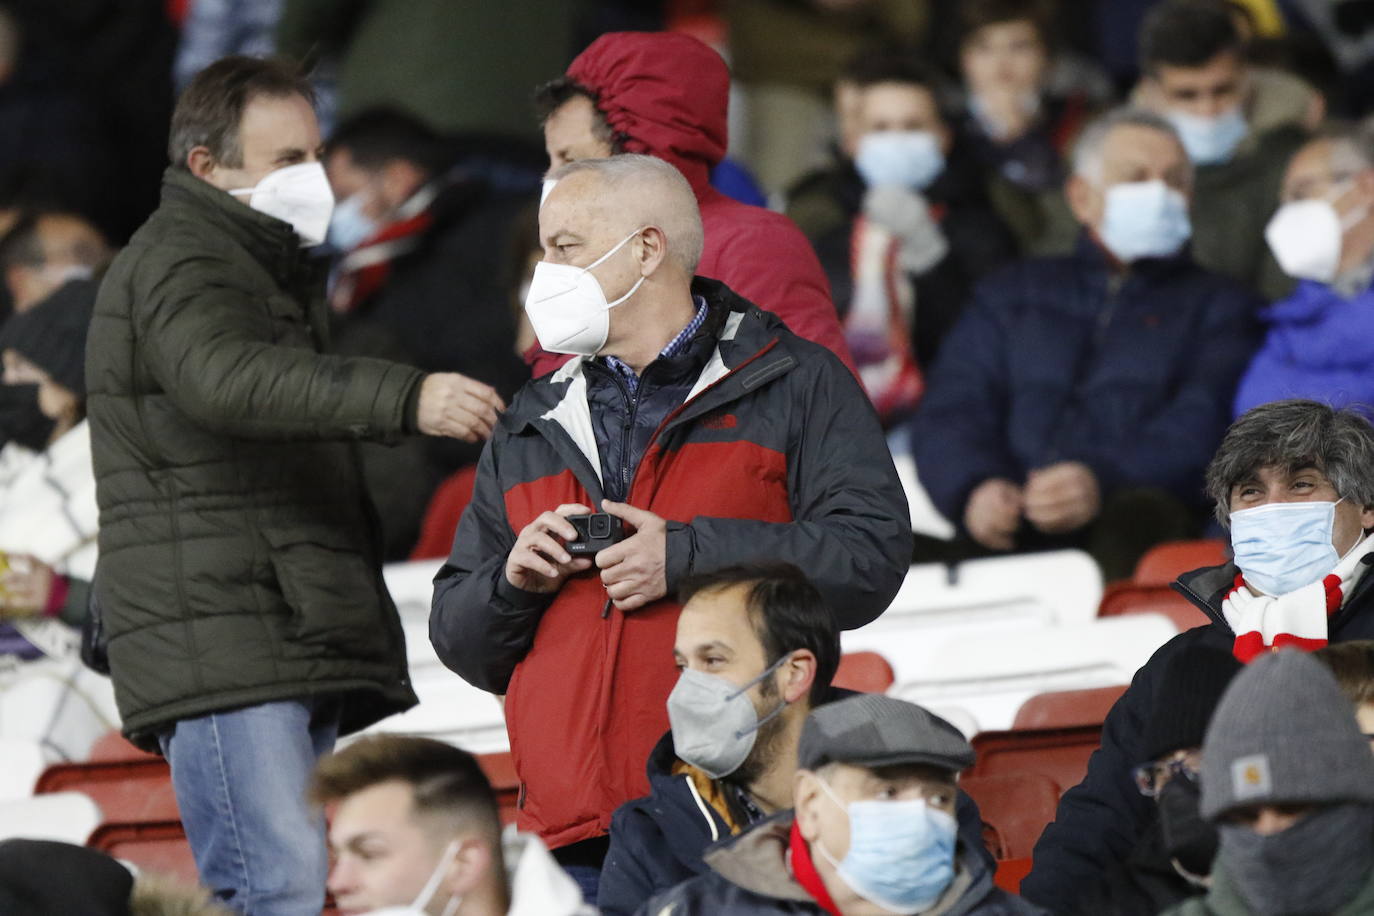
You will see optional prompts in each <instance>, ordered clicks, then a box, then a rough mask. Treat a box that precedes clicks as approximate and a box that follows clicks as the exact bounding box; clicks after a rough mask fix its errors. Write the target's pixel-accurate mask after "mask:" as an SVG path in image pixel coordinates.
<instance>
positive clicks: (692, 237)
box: [547, 153, 704, 276]
mask: <svg viewBox="0 0 1374 916" xmlns="http://www.w3.org/2000/svg"><path fill="white" fill-rule="evenodd" d="M579 172H592V173H594V174H596V175H597V176H598V177H600V179H601V181H602V182H603V183H604V184H605V185H606V187H608V188H612V189H615V190H617V191H632V190H635V189H636V188H644V187H647V186H654V187H656V188H658V189H660V190H666V191H667V192H668V199H669V200H670V201H671V202H672V203H671V205H670V206H668V207H667V208H665V209H664V210H663V211H662V212H657V213H649V212H646V213H645V214H644V218H645V219H646V220H647V225H652V226H656V227H657V228H659V229H661V230H662V231H663V234H664V235H665V236H666V237H667V240H668V254H669V256H671V257H672V258H673V259H674V260H675V261H677V262H678V264H680V265H681V266H682V268H683V269H684V270H686V271H687V273H688V275H689V276H690V275H691V274H693V273H695V272H696V269H697V264H698V263H699V262H700V261H701V249H702V245H703V239H704V236H703V233H702V228H701V210H700V209H699V208H698V207H697V198H696V195H695V194H694V193H693V192H692V186H691V185H690V184H688V182H687V179H686V178H684V177H683V175H682V173H681V172H679V171H678V170H677V169H676V168H675V167H674V166H673V165H672V164H671V163H669V162H665V161H664V160H662V159H658V158H656V157H654V156H645V155H642V154H640V153H621V154H619V155H615V156H610V157H608V158H606V159H578V160H577V161H575V162H569V163H567V164H566V165H562V166H559V167H558V168H556V169H554V170H553V171H552V172H550V173H549V174H548V176H547V180H549V181H561V180H563V179H564V178H567V177H568V176H569V175H576V174H578V173H579Z"/></svg>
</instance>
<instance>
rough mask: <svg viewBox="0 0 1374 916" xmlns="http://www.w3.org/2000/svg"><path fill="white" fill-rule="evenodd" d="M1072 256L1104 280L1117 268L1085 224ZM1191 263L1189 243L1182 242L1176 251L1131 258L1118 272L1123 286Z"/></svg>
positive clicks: (1160, 276) (1162, 275) (1157, 277)
mask: <svg viewBox="0 0 1374 916" xmlns="http://www.w3.org/2000/svg"><path fill="white" fill-rule="evenodd" d="M1073 257H1074V260H1076V261H1077V262H1078V263H1079V264H1081V265H1082V266H1083V267H1084V268H1085V269H1087V270H1089V271H1091V272H1092V273H1094V274H1096V275H1098V276H1100V277H1101V278H1102V282H1104V283H1106V282H1108V280H1109V279H1110V277H1111V276H1112V274H1113V273H1114V272H1115V270H1116V262H1115V260H1114V259H1113V258H1112V256H1111V255H1110V254H1108V252H1107V250H1106V249H1105V248H1103V247H1102V244H1101V243H1100V242H1098V241H1097V239H1096V238H1094V237H1093V234H1092V232H1091V230H1089V229H1088V228H1087V227H1084V228H1082V229H1081V230H1079V233H1078V240H1077V241H1076V242H1075V243H1074V248H1073ZM1192 266H1193V255H1192V247H1191V245H1186V244H1185V245H1184V246H1183V247H1182V248H1180V249H1179V250H1178V252H1177V253H1175V254H1171V255H1169V256H1168V257H1165V258H1141V259H1140V260H1138V261H1133V262H1131V264H1130V265H1128V266H1127V268H1126V270H1125V271H1124V272H1123V273H1121V274H1120V276H1121V278H1122V280H1121V283H1122V286H1123V287H1125V286H1133V285H1135V284H1136V283H1141V282H1145V283H1153V282H1157V281H1159V280H1162V279H1164V278H1165V277H1167V276H1169V275H1170V274H1174V273H1177V272H1179V271H1182V270H1186V269H1188V268H1190V267H1192Z"/></svg>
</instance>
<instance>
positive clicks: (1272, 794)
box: [1165, 649, 1374, 916]
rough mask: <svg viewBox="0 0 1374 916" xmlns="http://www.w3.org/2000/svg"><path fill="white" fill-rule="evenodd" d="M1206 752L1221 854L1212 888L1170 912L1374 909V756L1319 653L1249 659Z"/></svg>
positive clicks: (1341, 913) (1277, 915)
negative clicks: (1371, 754)
mask: <svg viewBox="0 0 1374 916" xmlns="http://www.w3.org/2000/svg"><path fill="white" fill-rule="evenodd" d="M1202 752H1203V761H1202V805H1201V812H1202V816H1203V817H1205V818H1207V819H1208V820H1209V821H1211V822H1212V823H1214V824H1216V825H1217V831H1218V833H1219V834H1220V838H1221V839H1220V843H1219V845H1218V849H1217V859H1216V865H1215V867H1214V868H1213V869H1212V880H1211V885H1210V889H1209V890H1208V892H1207V896H1205V897H1194V898H1192V899H1190V900H1187V901H1185V902H1183V903H1181V904H1179V905H1178V906H1176V907H1174V908H1173V909H1170V910H1167V911H1165V912H1166V913H1168V914H1169V916H1230V914H1232V913H1236V914H1239V913H1246V914H1255V916H1290V914H1299V913H1327V914H1331V916H1355V914H1357V913H1370V912H1374V757H1371V756H1370V753H1369V744H1368V743H1367V742H1366V740H1365V737H1364V736H1363V735H1362V734H1360V728H1359V725H1358V724H1357V723H1356V721H1355V717H1354V716H1352V715H1351V714H1350V704H1349V703H1347V702H1346V700H1345V697H1343V696H1342V695H1341V691H1340V688H1339V687H1338V686H1337V685H1336V681H1335V679H1334V678H1333V677H1332V676H1331V673H1330V672H1329V671H1328V670H1327V669H1326V668H1325V667H1324V666H1323V665H1322V664H1321V663H1320V662H1318V661H1317V660H1316V659H1314V658H1311V657H1310V656H1308V655H1305V654H1304V653H1302V652H1299V651H1295V650H1293V649H1284V650H1281V651H1278V652H1274V653H1270V654H1268V655H1264V656H1261V657H1260V658H1259V659H1257V660H1256V661H1254V662H1253V663H1251V664H1250V665H1249V666H1248V667H1247V668H1246V669H1245V670H1244V671H1242V672H1241V673H1240V674H1238V675H1236V679H1235V681H1233V682H1232V684H1231V686H1230V687H1229V688H1228V689H1227V691H1226V695H1225V696H1224V697H1222V700H1221V704H1220V705H1219V706H1218V707H1217V712H1216V715H1215V716H1214V717H1213V719H1212V724H1211V725H1209V726H1208V728H1207V737H1206V740H1204V741H1203V745H1202Z"/></svg>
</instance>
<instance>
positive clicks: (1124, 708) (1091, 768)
mask: <svg viewBox="0 0 1374 916" xmlns="http://www.w3.org/2000/svg"><path fill="white" fill-rule="evenodd" d="M1364 562H1365V563H1367V564H1368V563H1371V562H1374V556H1371V557H1366V558H1365V561H1364ZM1236 573H1237V569H1236V567H1235V566H1234V565H1232V564H1229V563H1228V564H1226V565H1225V566H1213V567H1208V568H1206V569H1199V570H1195V571H1193V572H1190V573H1187V574H1186V575H1183V576H1180V577H1179V580H1178V581H1177V582H1176V583H1174V588H1175V589H1177V590H1178V591H1179V592H1180V593H1181V594H1182V595H1183V596H1184V597H1185V598H1187V599H1188V600H1190V601H1192V602H1193V603H1194V604H1196V605H1197V606H1198V607H1199V608H1201V609H1202V611H1203V612H1204V613H1205V614H1206V615H1207V616H1208V617H1209V618H1210V619H1211V623H1208V624H1205V625H1204V626H1200V627H1194V628H1193V629H1191V630H1188V631H1187V632H1185V633H1180V634H1179V635H1178V636H1175V637H1174V638H1173V639H1171V640H1169V641H1168V642H1167V643H1165V644H1164V645H1163V646H1161V647H1160V649H1159V650H1158V651H1157V652H1155V654H1154V655H1153V656H1152V657H1151V658H1150V660H1149V661H1148V662H1146V663H1145V664H1144V666H1142V667H1141V669H1140V670H1139V671H1137V672H1136V675H1135V677H1134V678H1133V679H1132V681H1131V686H1130V688H1129V689H1127V691H1126V693H1125V694H1124V695H1122V697H1121V699H1120V700H1118V701H1117V702H1116V705H1115V706H1113V707H1112V710H1111V712H1110V713H1108V715H1107V720H1106V722H1105V723H1104V724H1103V726H1102V744H1101V746H1100V747H1099V748H1098V749H1097V751H1095V752H1094V753H1093V755H1092V758H1091V759H1090V760H1089V761H1088V772H1087V775H1086V776H1084V777H1083V781H1082V782H1081V783H1079V784H1078V785H1077V786H1074V787H1073V788H1072V789H1070V790H1069V791H1068V792H1066V793H1065V794H1064V797H1063V798H1062V799H1060V802H1059V810H1058V811H1057V812H1056V814H1055V819H1054V822H1053V823H1051V824H1050V825H1049V826H1048V827H1046V828H1045V832H1044V833H1043V834H1041V836H1040V841H1039V842H1038V843H1036V844H1035V864H1034V866H1033V867H1032V869H1031V873H1030V874H1029V875H1027V876H1026V878H1025V880H1024V881H1022V882H1021V892H1022V893H1023V894H1024V895H1025V896H1026V898H1027V899H1029V900H1033V901H1035V902H1036V903H1038V904H1040V905H1041V906H1044V907H1047V908H1049V909H1051V910H1053V911H1054V912H1069V911H1071V910H1072V909H1073V907H1074V905H1075V904H1076V903H1077V902H1078V900H1079V897H1080V895H1081V894H1083V893H1084V892H1085V891H1086V890H1087V889H1088V888H1090V887H1092V886H1093V885H1094V884H1095V883H1096V882H1098V881H1100V880H1102V878H1103V876H1104V875H1105V874H1106V873H1107V872H1108V870H1109V869H1111V868H1112V867H1113V866H1115V865H1116V864H1117V863H1119V862H1121V861H1123V860H1124V859H1125V858H1126V857H1127V856H1128V855H1129V854H1130V852H1131V850H1132V849H1133V848H1134V847H1135V845H1136V844H1137V843H1138V842H1139V841H1140V838H1141V836H1142V835H1143V833H1144V831H1145V830H1146V829H1147V827H1148V825H1149V823H1150V820H1151V818H1152V817H1153V815H1154V806H1153V803H1152V802H1151V801H1150V800H1149V799H1148V798H1146V797H1145V796H1143V795H1141V794H1140V790H1139V789H1137V788H1136V784H1135V779H1134V778H1133V776H1132V773H1133V771H1134V769H1135V768H1136V767H1137V766H1139V765H1140V764H1142V763H1145V762H1146V760H1147V758H1146V752H1145V749H1144V748H1143V746H1142V739H1143V736H1144V734H1145V723H1146V722H1148V721H1149V720H1150V718H1151V716H1152V713H1153V698H1154V696H1155V693H1156V690H1157V688H1158V684H1159V678H1160V677H1161V675H1162V674H1163V672H1164V670H1165V669H1166V668H1168V666H1169V661H1170V659H1172V658H1173V657H1174V655H1176V654H1178V653H1179V652H1181V651H1183V650H1184V649H1185V648H1187V647H1189V646H1194V645H1205V646H1212V647H1215V648H1218V649H1221V650H1223V651H1227V652H1229V651H1230V650H1231V648H1232V646H1233V644H1234V643H1235V638H1236V636H1235V634H1234V633H1233V632H1232V631H1231V628H1230V627H1229V626H1227V624H1226V618H1225V617H1224V616H1223V614H1222V611H1221V601H1222V598H1223V597H1224V596H1225V595H1226V593H1227V592H1228V591H1230V590H1231V589H1232V588H1234V587H1235V579H1236ZM1371 638H1374V575H1370V574H1366V575H1364V576H1363V577H1362V578H1361V579H1360V581H1359V583H1358V584H1357V585H1356V586H1355V589H1354V591H1353V592H1352V593H1351V595H1350V597H1349V598H1348V599H1347V600H1346V602H1345V605H1344V606H1343V607H1342V608H1341V609H1340V610H1339V611H1337V612H1336V614H1335V615H1334V616H1333V617H1332V618H1331V621H1330V633H1329V639H1330V641H1331V642H1333V643H1335V642H1345V641H1347V640H1352V639H1371Z"/></svg>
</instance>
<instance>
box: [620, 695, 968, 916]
mask: <svg viewBox="0 0 1374 916" xmlns="http://www.w3.org/2000/svg"><path fill="white" fill-rule="evenodd" d="M853 695H854V694H853V692H852V691H849V690H843V689H839V688H832V690H831V693H830V695H829V696H828V697H827V699H826V701H827V702H833V701H834V700H839V699H843V698H844V697H846V696H853ZM677 763H678V757H677V753H676V751H675V749H674V747H673V733H672V732H668V733H667V734H665V735H664V736H663V737H662V738H661V739H660V740H659V742H658V745H657V746H655V747H654V752H653V754H651V755H650V756H649V765H648V767H647V769H648V773H649V794H648V795H646V796H645V797H643V798H636V799H635V800H633V801H628V802H626V803H625V804H623V805H621V806H620V807H619V808H618V809H616V812H615V815H614V816H613V817H612V819H611V848H610V851H609V852H608V853H607V854H606V863H605V865H603V866H602V868H601V884H600V887H599V889H598V891H597V899H596V905H597V906H598V907H599V908H600V909H601V912H602V913H604V914H606V916H629V914H631V913H633V912H635V911H636V910H637V909H639V907H640V906H642V905H643V904H644V902H645V901H647V900H648V899H649V898H651V897H653V896H654V895H655V894H659V893H662V892H663V891H666V890H668V889H669V888H671V887H673V886H675V885H677V884H681V883H682V882H683V881H686V880H688V879H689V878H693V877H696V876H697V875H700V874H702V873H704V872H705V871H707V866H706V863H705V862H704V861H702V854H703V853H704V852H705V851H706V850H707V849H708V848H709V847H710V846H711V844H712V843H715V842H717V841H719V840H721V838H722V837H729V836H730V835H731V832H730V825H729V824H727V823H726V822H725V820H724V819H723V818H722V817H721V816H720V813H719V812H718V811H716V810H715V808H713V807H712V806H711V805H710V804H708V803H707V802H706V801H705V800H704V799H702V798H701V796H700V795H699V794H698V793H697V790H696V787H695V786H694V785H692V780H691V777H690V776H688V775H687V774H685V773H674V772H673V769H674V765H675V764H677ZM718 785H719V786H720V787H721V789H722V790H723V792H724V795H725V797H726V800H727V803H728V804H729V805H730V809H731V810H730V814H731V817H732V819H733V820H734V821H735V823H737V824H740V825H741V826H742V827H744V828H746V829H747V828H748V827H750V826H753V825H754V824H756V823H760V822H762V821H763V820H764V819H765V815H764V814H763V812H762V811H760V810H759V809H758V808H757V807H756V806H754V804H753V803H752V801H750V799H749V798H748V794H747V793H746V792H744V790H742V789H740V788H739V787H738V786H735V785H733V784H731V783H730V782H729V781H728V780H719V781H718ZM955 816H956V817H957V818H958V821H959V838H960V840H961V841H962V842H963V843H964V846H965V847H966V848H968V849H972V850H975V851H977V852H978V853H979V854H980V855H981V856H982V858H983V859H984V861H985V863H986V864H987V866H988V867H989V868H992V867H995V863H994V861H993V858H992V855H991V853H989V852H988V851H987V847H986V845H984V843H983V820H982V816H981V815H980V814H979V811H978V805H977V803H976V802H974V800H973V799H972V798H969V796H968V795H966V794H965V793H963V792H960V793H959V795H958V804H957V806H956V810H955Z"/></svg>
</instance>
